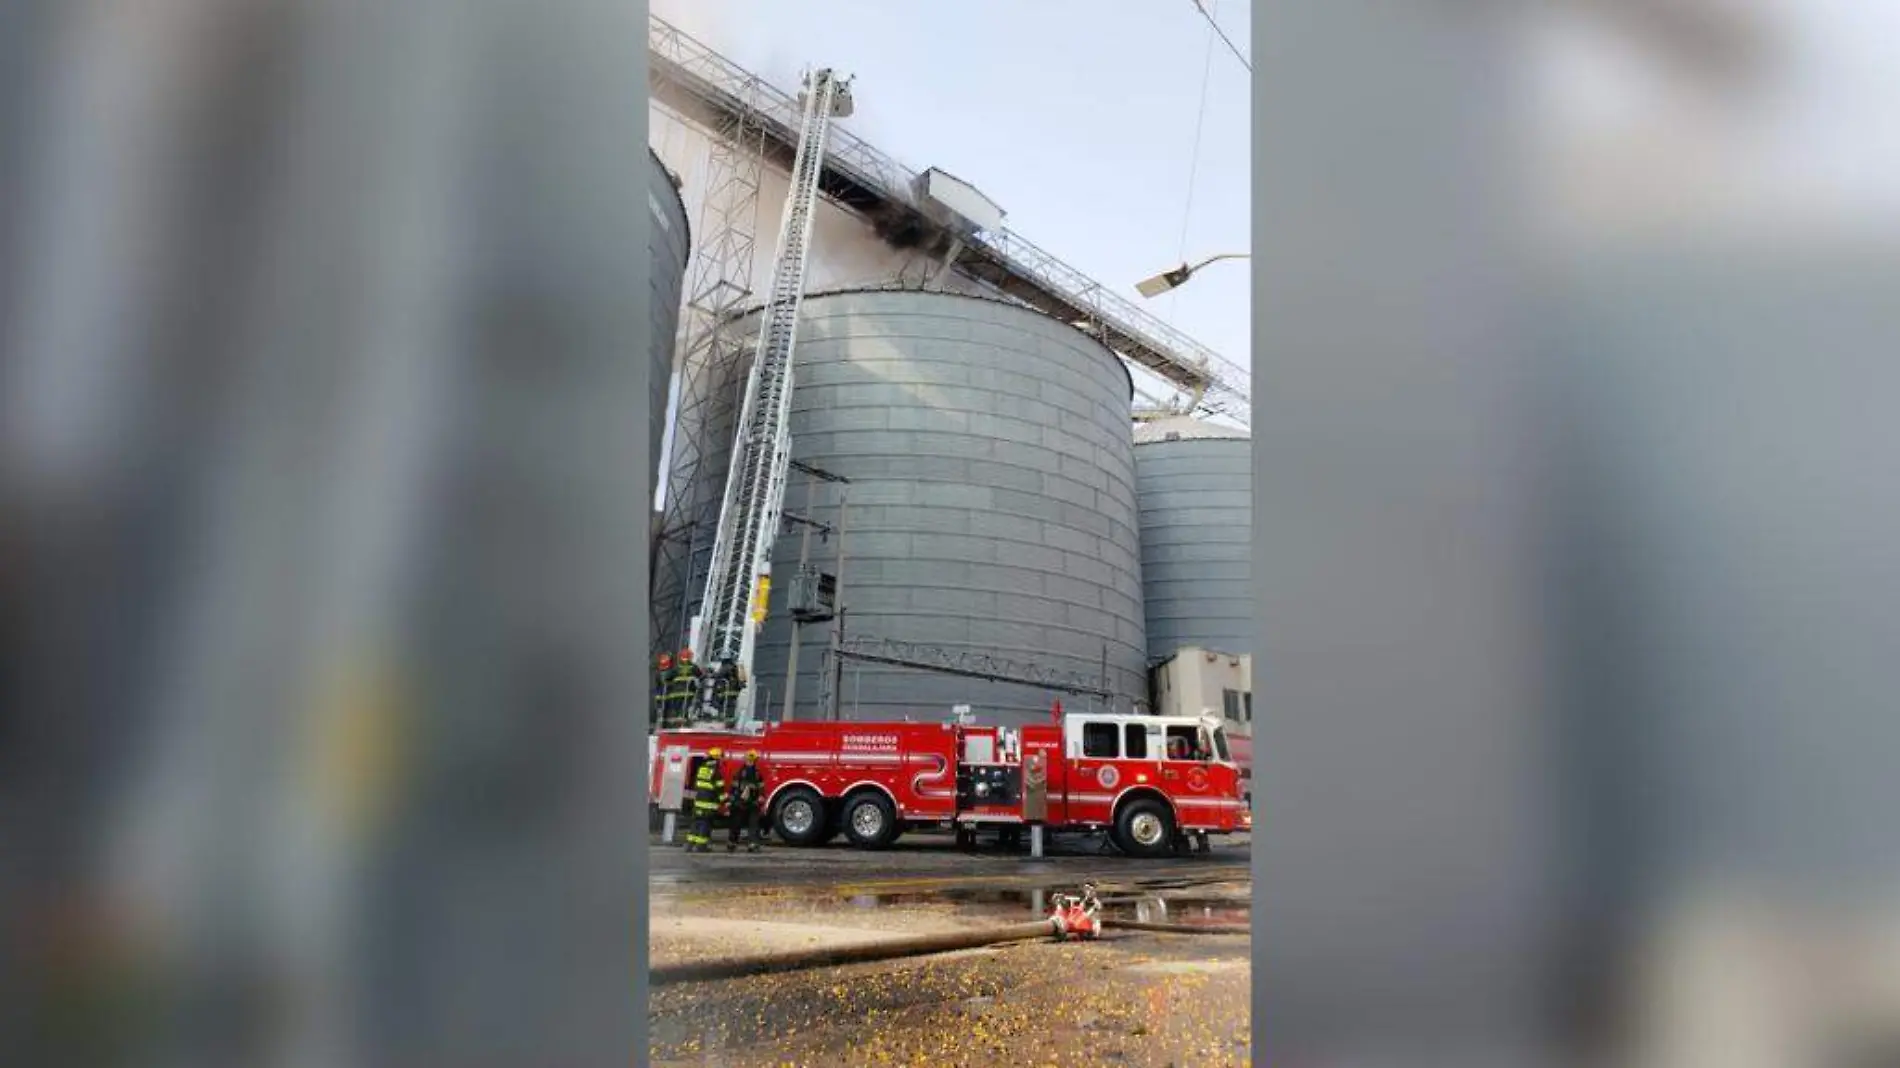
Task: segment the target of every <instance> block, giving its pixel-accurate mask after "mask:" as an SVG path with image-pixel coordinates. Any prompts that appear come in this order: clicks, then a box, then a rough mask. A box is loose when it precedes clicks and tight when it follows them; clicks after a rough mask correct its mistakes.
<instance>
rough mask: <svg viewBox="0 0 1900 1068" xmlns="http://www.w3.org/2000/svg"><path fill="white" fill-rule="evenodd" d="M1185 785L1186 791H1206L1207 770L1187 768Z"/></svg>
mask: <svg viewBox="0 0 1900 1068" xmlns="http://www.w3.org/2000/svg"><path fill="white" fill-rule="evenodd" d="M1187 784H1188V789H1190V790H1205V789H1207V769H1206V768H1189V769H1188V773H1187Z"/></svg>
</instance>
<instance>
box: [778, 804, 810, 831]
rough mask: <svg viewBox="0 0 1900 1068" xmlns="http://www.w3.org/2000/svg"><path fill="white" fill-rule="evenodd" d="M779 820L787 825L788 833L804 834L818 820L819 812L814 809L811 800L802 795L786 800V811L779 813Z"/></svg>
mask: <svg viewBox="0 0 1900 1068" xmlns="http://www.w3.org/2000/svg"><path fill="white" fill-rule="evenodd" d="M779 822H780V823H783V824H784V825H785V830H786V833H788V834H794V835H799V834H804V833H806V832H807V831H810V830H811V828H812V824H813V823H816V822H817V814H816V813H814V812H813V811H812V807H811V802H810V801H807V800H805V799H804V798H802V797H801V798H798V799H797V800H794V801H788V802H786V804H785V809H784V811H783V812H781V813H780V814H779Z"/></svg>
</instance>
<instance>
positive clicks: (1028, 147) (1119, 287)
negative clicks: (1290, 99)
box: [650, 0, 1252, 368]
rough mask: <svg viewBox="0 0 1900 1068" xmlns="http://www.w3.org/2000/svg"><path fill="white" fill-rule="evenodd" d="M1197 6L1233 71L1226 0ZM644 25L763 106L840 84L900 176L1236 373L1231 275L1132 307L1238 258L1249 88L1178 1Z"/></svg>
mask: <svg viewBox="0 0 1900 1068" xmlns="http://www.w3.org/2000/svg"><path fill="white" fill-rule="evenodd" d="M1207 4H1208V7H1209V9H1210V10H1212V11H1213V12H1214V13H1215V16H1216V17H1217V18H1218V19H1219V20H1220V23H1221V26H1222V28H1223V29H1224V30H1225V31H1226V33H1227V35H1228V37H1229V38H1231V39H1232V40H1233V41H1234V42H1235V44H1236V45H1238V46H1239V47H1240V48H1241V49H1242V50H1243V52H1244V51H1245V50H1246V49H1247V47H1248V44H1247V42H1248V40H1249V37H1250V33H1251V31H1250V27H1249V22H1248V14H1249V12H1248V9H1247V4H1246V3H1245V0H1218V2H1217V0H1207ZM650 9H651V10H652V12H653V13H654V14H656V15H658V16H660V17H661V18H664V19H666V20H667V21H669V22H672V23H673V24H674V25H676V26H679V27H680V28H681V29H683V30H685V31H686V32H688V33H690V34H692V35H693V36H694V37H697V38H699V39H700V40H701V41H703V42H704V43H705V44H707V45H708V46H709V47H711V48H713V49H715V50H717V51H719V52H720V53H722V54H724V55H725V56H726V57H727V58H729V59H731V60H733V61H734V62H736V63H738V64H739V65H740V66H743V67H745V68H747V69H749V70H752V71H754V72H756V73H758V74H760V75H761V76H763V77H765V78H766V79H768V80H769V81H771V82H773V83H774V84H776V85H777V86H778V87H779V88H781V89H786V90H794V89H796V87H797V85H798V77H799V73H800V71H801V70H802V69H803V68H805V67H807V66H829V67H832V68H834V69H837V70H838V71H840V72H841V73H844V74H847V75H855V76H856V79H857V80H856V81H855V82H854V83H853V86H852V91H853V97H854V100H855V104H856V113H855V114H853V115H852V116H851V117H850V118H849V119H846V120H844V121H843V125H844V126H845V127H846V128H848V129H850V130H851V131H852V132H853V133H855V134H857V135H858V136H859V137H862V138H864V139H865V140H866V141H869V142H870V143H871V144H873V145H875V146H876V147H877V148H879V149H881V150H882V151H884V152H886V153H888V154H889V155H891V156H892V157H893V158H895V159H897V160H898V161H899V162H901V163H903V164H905V165H907V166H909V167H911V168H912V169H914V170H922V169H924V168H926V167H933V166H934V167H941V168H943V169H944V170H946V171H948V172H950V173H951V174H954V175H956V176H957V177H959V178H962V179H963V180H965V181H967V182H970V183H971V184H973V185H975V186H976V187H977V188H979V189H981V190H982V191H983V192H984V193H985V194H987V195H988V196H989V197H990V198H991V199H993V200H995V201H996V202H997V203H998V204H1000V205H1001V206H1002V208H1003V210H1004V211H1005V212H1007V213H1008V218H1007V220H1006V225H1007V226H1008V227H1009V228H1010V229H1011V230H1013V231H1015V232H1017V233H1019V234H1021V235H1022V236H1024V237H1026V238H1028V239H1029V240H1030V241H1033V242H1035V243H1036V244H1037V245H1040V246H1041V247H1043V248H1044V249H1047V250H1048V251H1049V252H1051V253H1053V254H1054V255H1056V256H1059V257H1061V258H1062V259H1063V260H1065V261H1067V262H1068V263H1069V264H1070V265H1072V266H1074V267H1076V268H1077V269H1079V270H1081V271H1082V272H1084V273H1085V274H1088V275H1089V276H1091V277H1093V278H1094V279H1095V280H1096V281H1098V282H1100V283H1102V284H1103V285H1105V286H1108V287H1110V288H1112V289H1114V290H1115V291H1116V292H1118V293H1120V294H1121V295H1122V296H1124V297H1126V298H1128V299H1129V300H1132V301H1136V302H1138V303H1140V304H1142V306H1143V307H1144V308H1145V309H1146V310H1148V311H1149V312H1151V313H1153V314H1155V315H1156V316H1157V317H1159V318H1161V319H1162V320H1164V321H1166V322H1168V323H1170V324H1171V325H1173V326H1174V327H1176V328H1177V329H1179V330H1181V331H1182V332H1184V333H1186V334H1187V335H1188V336H1189V337H1192V338H1194V339H1195V340H1197V341H1199V342H1201V343H1202V344H1204V345H1206V346H1208V347H1209V348H1211V349H1213V350H1214V351H1215V352H1218V353H1219V354H1220V355H1221V356H1223V357H1224V358H1226V359H1227V360H1229V361H1230V362H1232V363H1234V364H1236V365H1238V366H1239V367H1241V368H1247V367H1249V366H1251V364H1252V359H1251V353H1250V348H1249V342H1250V339H1251V324H1250V316H1251V309H1250V301H1251V292H1252V288H1251V287H1252V281H1251V277H1250V274H1249V271H1248V267H1249V264H1248V262H1247V261H1245V260H1239V261H1230V262H1225V263H1221V264H1217V265H1215V266H1213V267H1211V268H1209V269H1208V270H1207V271H1206V272H1205V273H1204V274H1201V275H1198V276H1196V277H1195V279H1194V280H1193V281H1192V282H1191V283H1190V284H1189V285H1187V286H1184V287H1183V288H1181V289H1180V290H1177V291H1176V292H1174V293H1172V294H1167V295H1163V296H1162V297H1160V298H1157V299H1155V300H1152V301H1142V300H1141V298H1140V296H1139V295H1138V294H1137V293H1136V292H1135V288H1134V284H1135V283H1136V282H1137V281H1139V280H1141V279H1143V278H1146V277H1148V276H1149V275H1152V274H1156V273H1158V272H1159V271H1161V270H1163V269H1165V268H1168V267H1173V266H1176V265H1178V264H1179V263H1181V262H1182V260H1183V259H1187V260H1194V261H1198V260H1200V259H1202V258H1205V257H1206V256H1209V255H1212V254H1214V253H1217V252H1230V251H1231V252H1244V251H1246V250H1247V249H1248V248H1249V246H1250V244H1251V242H1250V233H1251V223H1250V218H1249V207H1250V200H1251V197H1252V190H1251V188H1250V186H1251V173H1250V156H1251V145H1250V138H1251V131H1252V114H1251V100H1250V97H1249V88H1250V87H1249V78H1248V74H1247V71H1246V70H1245V69H1244V68H1243V67H1242V66H1241V65H1240V63H1239V61H1238V60H1237V59H1235V57H1234V56H1233V55H1232V54H1231V53H1229V52H1228V51H1227V50H1226V48H1225V47H1224V46H1222V45H1221V44H1220V43H1219V42H1218V41H1213V40H1212V34H1211V31H1210V30H1209V28H1208V25H1207V22H1206V21H1205V20H1204V19H1202V18H1201V16H1200V15H1199V14H1198V13H1197V12H1196V11H1195V9H1194V5H1193V3H1192V2H1191V0H955V2H950V3H943V2H934V3H904V2H899V3H893V2H890V0H822V2H821V0H796V2H786V0H651V6H650ZM1210 43H1211V45H1212V48H1213V52H1212V58H1211V65H1210V61H1209V47H1210ZM1203 72H1208V77H1207V80H1206V90H1207V91H1206V109H1205V118H1204V125H1203V126H1202V129H1201V133H1200V150H1199V153H1198V156H1197V154H1196V153H1195V151H1194V145H1195V127H1196V123H1197V118H1198V117H1200V116H1201V115H1202V113H1203V112H1202V107H1201V100H1202V84H1203ZM1190 172H1192V186H1193V195H1192V208H1191V212H1190V203H1189V185H1190ZM1184 226H1185V240H1184V237H1183V230H1184ZM762 252H763V254H765V255H769V254H770V253H769V252H764V250H762Z"/></svg>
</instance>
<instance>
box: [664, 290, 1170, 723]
mask: <svg viewBox="0 0 1900 1068" xmlns="http://www.w3.org/2000/svg"><path fill="white" fill-rule="evenodd" d="M796 360H797V363H796V372H795V374H796V379H795V388H794V393H793V400H792V407H793V411H792V434H793V441H794V444H793V454H794V456H795V457H796V458H797V459H799V460H802V461H804V462H807V463H810V464H812V465H814V466H817V467H820V468H823V469H825V470H828V471H833V472H836V473H837V474H840V475H843V476H845V477H847V478H849V479H851V480H852V481H851V487H850V501H851V506H850V512H849V516H848V521H847V531H848V532H847V535H846V550H845V556H846V560H845V569H844V581H843V586H844V595H843V600H844V602H845V604H846V605H847V606H848V608H849V614H848V632H849V633H850V634H852V635H859V636H875V637H879V638H886V639H891V640H896V641H907V642H916V643H924V644H930V645H935V646H941V647H944V648H948V649H955V650H962V651H967V652H973V653H985V654H990V655H993V656H1004V657H1009V658H1013V659H1016V660H1020V661H1033V662H1034V663H1036V664H1039V665H1041V666H1044V667H1048V668H1054V669H1059V670H1064V671H1072V672H1076V673H1080V674H1086V675H1089V676H1092V677H1099V676H1100V675H1101V673H1102V667H1103V660H1104V656H1106V660H1107V667H1108V674H1109V678H1110V684H1111V686H1112V688H1113V689H1114V690H1115V691H1116V694H1117V696H1116V699H1115V704H1116V706H1117V707H1122V708H1126V707H1128V706H1129V704H1130V703H1131V702H1133V701H1135V700H1139V699H1143V698H1144V697H1145V693H1146V679H1145V668H1146V663H1145V656H1146V649H1147V645H1146V641H1145V638H1144V633H1143V631H1144V625H1143V621H1142V612H1141V572H1140V568H1141V561H1140V552H1139V548H1138V545H1139V542H1138V538H1139V534H1138V532H1137V518H1136V507H1135V473H1134V443H1133V440H1132V438H1131V436H1130V434H1129V424H1128V406H1129V401H1130V398H1131V395H1132V392H1131V384H1130V381H1129V377H1128V372H1127V370H1126V369H1125V368H1124V367H1123V366H1122V364H1121V361H1120V360H1119V359H1118V358H1117V357H1116V356H1115V355H1114V354H1113V353H1111V352H1109V351H1108V349H1106V348H1104V347H1103V346H1102V345H1100V344H1098V343H1097V342H1095V341H1093V340H1092V339H1090V338H1089V337H1087V336H1086V335H1084V334H1082V333H1081V332H1080V331H1078V330H1076V329H1075V328H1074V327H1071V326H1069V325H1067V324H1064V323H1061V322H1058V321H1056V320H1053V319H1050V318H1048V317H1046V316H1044V315H1041V314H1039V313H1037V312H1035V311H1032V310H1030V309H1027V308H1023V307H1020V306H1018V305H1014V304H1006V303H1003V302H1001V301H997V300H990V299H986V298H979V297H970V296H961V295H955V294H950V293H941V292H917V291H894V290H881V291H880V290H862V291H845V292H835V293H827V294H812V295H810V296H807V297H806V298H805V301H804V306H803V314H802V316H801V326H800V333H799V340H798V349H797V356H796ZM728 433H730V431H728ZM711 468H712V470H715V471H716V473H717V474H716V477H717V478H719V479H721V480H722V482H721V484H722V485H723V478H724V475H725V454H724V453H723V452H720V453H718V454H717V462H716V463H715V464H713V465H711ZM804 494H805V487H804V483H803V477H802V476H800V475H798V474H797V472H794V473H793V477H792V479H791V482H790V484H789V486H788V492H787V499H786V507H787V508H788V509H789V510H794V511H796V510H800V509H802V507H803V502H804V499H805V498H804ZM832 499H833V498H831V497H830V496H829V495H828V491H823V490H821V492H820V497H819V505H818V508H817V511H818V513H819V514H818V518H820V519H822V520H824V521H827V522H830V521H833V520H835V518H836V515H835V511H834V510H832V509H831V508H830V507H829V504H828V502H829V501H831V500H832ZM798 548H799V538H798V537H797V536H796V535H790V536H785V537H782V538H781V539H780V540H779V544H778V546H777V550H776V553H775V556H774V562H773V573H774V577H775V582H776V583H777V585H778V589H777V590H775V592H774V596H773V602H774V603H773V606H772V607H773V610H772V613H771V615H770V617H769V619H768V621H767V623H766V626H765V628H764V631H763V633H762V634H761V636H760V640H759V648H758V652H757V654H756V659H755V664H754V667H755V685H756V686H757V687H758V689H759V694H760V705H759V714H760V715H761V716H762V717H764V718H777V717H778V715H779V713H780V708H781V703H782V702H783V700H784V694H785V672H786V667H787V650H788V646H789V635H790V623H789V621H788V618H787V613H786V611H785V606H784V604H783V603H782V601H783V599H784V596H785V595H784V593H783V592H780V591H782V590H784V589H785V587H787V586H789V584H790V579H791V575H792V574H793V573H794V571H795V570H796V563H797V559H798ZM813 558H814V561H815V562H818V563H820V564H821V565H823V566H825V567H826V569H829V567H830V563H829V562H830V560H831V547H830V546H823V547H820V546H819V545H818V544H817V542H816V540H815V539H814V548H813ZM700 581H703V579H701V580H700ZM695 596H697V593H696V592H695ZM825 631H826V627H825V626H821V625H813V626H809V627H807V628H806V631H805V634H804V636H803V638H801V646H800V653H799V675H800V678H799V681H798V687H797V693H796V698H797V702H796V708H795V715H796V717H797V718H800V719H807V718H813V717H815V716H816V715H817V714H818V713H819V705H818V695H819V680H818V668H819V665H820V663H821V659H822V656H823V647H824V643H825ZM768 696H769V699H770V700H769V703H768V701H767V698H768ZM1053 696H1054V695H1053V694H1051V693H1049V692H1047V691H1042V690H1037V689H1031V688H1026V687H1022V686H1016V685H1009V684H1001V683H994V682H987V681H983V680H978V679H964V678H957V677H950V676H945V675H937V674H926V673H922V672H917V671H913V670H907V669H902V668H895V667H881V666H876V665H862V666H859V665H855V664H854V665H849V666H847V668H846V670H845V672H844V676H843V685H842V688H841V693H840V702H839V704H840V715H841V717H842V718H846V719H872V718H886V717H899V716H913V717H917V718H920V719H924V718H927V719H940V718H943V717H944V716H946V715H947V714H948V712H949V711H950V709H951V707H952V706H953V705H957V704H969V705H971V706H973V708H974V709H975V710H976V711H977V712H978V713H979V714H981V715H982V716H984V717H985V718H986V719H991V720H994V721H998V722H1005V723H1009V722H1017V721H1020V720H1021V719H1024V718H1031V717H1041V716H1044V715H1047V713H1048V711H1049V704H1050V701H1051V699H1052V697H1053ZM1065 704H1067V705H1068V706H1069V707H1084V706H1085V704H1086V701H1085V699H1081V698H1070V699H1065Z"/></svg>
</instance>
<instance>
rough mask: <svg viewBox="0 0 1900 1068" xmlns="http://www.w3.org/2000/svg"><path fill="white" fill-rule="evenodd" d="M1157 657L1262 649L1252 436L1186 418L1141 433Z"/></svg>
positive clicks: (1147, 587) (1146, 555)
mask: <svg viewBox="0 0 1900 1068" xmlns="http://www.w3.org/2000/svg"><path fill="white" fill-rule="evenodd" d="M1135 492H1136V496H1137V499H1138V500H1139V501H1140V506H1141V576H1142V595H1143V603H1144V605H1145V608H1146V622H1147V629H1148V655H1149V656H1150V658H1152V659H1157V660H1158V659H1160V658H1162V657H1165V656H1167V655H1169V654H1170V653H1172V652H1174V651H1175V650H1176V649H1179V648H1181V647H1182V646H1189V645H1192V646H1199V647H1201V648H1203V649H1216V650H1219V651H1221V652H1224V653H1239V654H1250V653H1252V652H1253V651H1254V626H1253V585H1252V571H1251V569H1250V565H1251V561H1252V554H1253V545H1252V538H1253V442H1252V441H1251V440H1249V439H1248V437H1247V434H1246V432H1245V431H1241V430H1233V429H1229V428H1226V427H1221V426H1216V425H1213V424H1210V423H1206V422H1202V421H1200V420H1196V419H1192V418H1188V417H1181V418H1178V419H1167V420H1161V421H1158V422H1154V423H1148V424H1146V425H1144V426H1142V427H1140V428H1139V429H1138V430H1137V431H1136V433H1135Z"/></svg>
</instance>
